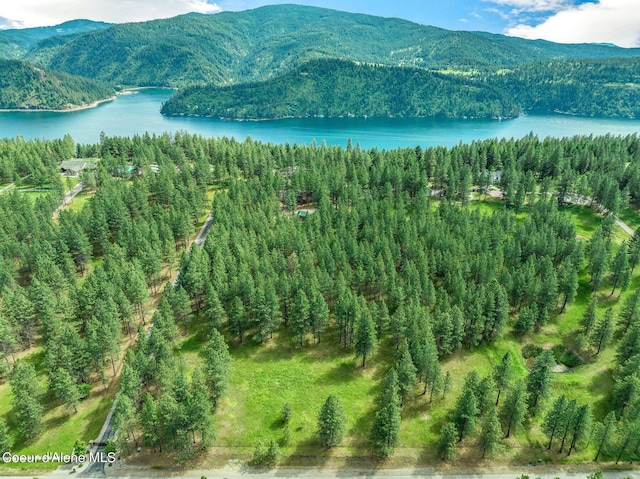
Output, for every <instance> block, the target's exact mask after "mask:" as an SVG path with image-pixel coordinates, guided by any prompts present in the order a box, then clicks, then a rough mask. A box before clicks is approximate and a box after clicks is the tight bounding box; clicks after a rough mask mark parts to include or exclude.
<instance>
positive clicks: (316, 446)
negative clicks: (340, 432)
mask: <svg viewBox="0 0 640 479" xmlns="http://www.w3.org/2000/svg"><path fill="white" fill-rule="evenodd" d="M330 457H331V450H330V449H327V448H325V447H323V446H322V444H320V439H319V438H317V437H313V438H308V439H305V440H304V441H300V442H299V443H298V444H297V445H296V447H295V449H294V450H293V452H292V453H291V454H290V455H288V456H287V457H285V458H284V459H283V460H282V461H281V462H280V463H279V464H278V467H279V468H283V469H286V468H292V467H300V466H301V465H302V466H304V467H317V468H323V467H324V466H326V464H327V462H328V461H329V458H330Z"/></svg>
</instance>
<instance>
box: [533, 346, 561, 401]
mask: <svg viewBox="0 0 640 479" xmlns="http://www.w3.org/2000/svg"><path fill="white" fill-rule="evenodd" d="M554 365H555V358H554V356H553V352H552V351H551V350H547V351H544V352H543V353H542V354H540V356H538V357H537V358H536V360H535V362H534V363H533V365H532V366H531V370H530V371H529V375H528V376H527V393H528V394H529V408H531V409H533V410H534V411H535V410H536V409H537V407H538V403H539V402H541V401H543V400H544V399H546V398H547V396H548V395H549V391H550V387H551V372H552V368H553V366H554Z"/></svg>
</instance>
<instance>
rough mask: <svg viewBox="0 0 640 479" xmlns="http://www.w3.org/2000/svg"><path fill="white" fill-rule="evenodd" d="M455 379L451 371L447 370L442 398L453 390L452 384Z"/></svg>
mask: <svg viewBox="0 0 640 479" xmlns="http://www.w3.org/2000/svg"><path fill="white" fill-rule="evenodd" d="M452 383H453V379H452V378H451V371H447V372H446V374H445V375H444V379H443V380H442V399H446V397H447V393H448V392H449V391H450V390H451V384H452Z"/></svg>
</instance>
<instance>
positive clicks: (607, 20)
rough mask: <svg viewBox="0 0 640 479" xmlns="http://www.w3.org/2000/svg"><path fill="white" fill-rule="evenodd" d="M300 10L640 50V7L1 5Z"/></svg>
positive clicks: (550, 1)
mask: <svg viewBox="0 0 640 479" xmlns="http://www.w3.org/2000/svg"><path fill="white" fill-rule="evenodd" d="M277 3H278V4H280V3H298V4H304V5H313V6H318V7H325V8H332V9H335V10H345V11H350V12H358V13H367V14H371V15H378V16H384V17H399V18H404V19H407V20H411V21H413V22H417V23H422V24H425V25H434V26H437V27H442V28H447V29H450V30H472V31H476V30H480V31H487V32H492V33H503V34H506V35H512V36H518V37H522V38H529V39H538V38H541V39H545V40H550V41H554V42H560V43H582V42H587V43H611V44H615V45H618V46H622V47H640V0H215V1H214V0H0V28H25V27H36V26H45V25H56V24H59V23H62V22H65V21H67V20H72V19H77V18H87V19H90V20H97V21H106V22H112V23H123V22H134V21H135V22H137V21H144V20H152V19H156V18H168V17H172V16H175V15H179V14H183V13H188V12H199V13H208V14H215V13H219V12H222V11H239V10H247V9H251V8H257V7H260V6H263V5H269V4H277Z"/></svg>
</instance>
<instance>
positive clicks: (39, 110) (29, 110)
mask: <svg viewBox="0 0 640 479" xmlns="http://www.w3.org/2000/svg"><path fill="white" fill-rule="evenodd" d="M148 89H160V90H173V89H172V88H165V87H155V86H139V87H130V88H124V89H123V90H121V91H118V92H116V94H115V95H112V96H110V97H108V98H103V99H101V100H96V101H94V102H91V103H87V104H84V105H77V106H74V107H72V108H65V109H63V110H55V109H52V108H0V113H12V112H13V113H21V112H25V113H73V112H75V111H82V110H90V109H92V108H96V107H98V106H100V105H102V104H103V103H108V102H111V101H114V100H116V99H117V98H118V97H119V96H123V95H134V94H136V93H138V92H140V91H143V90H148Z"/></svg>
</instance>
